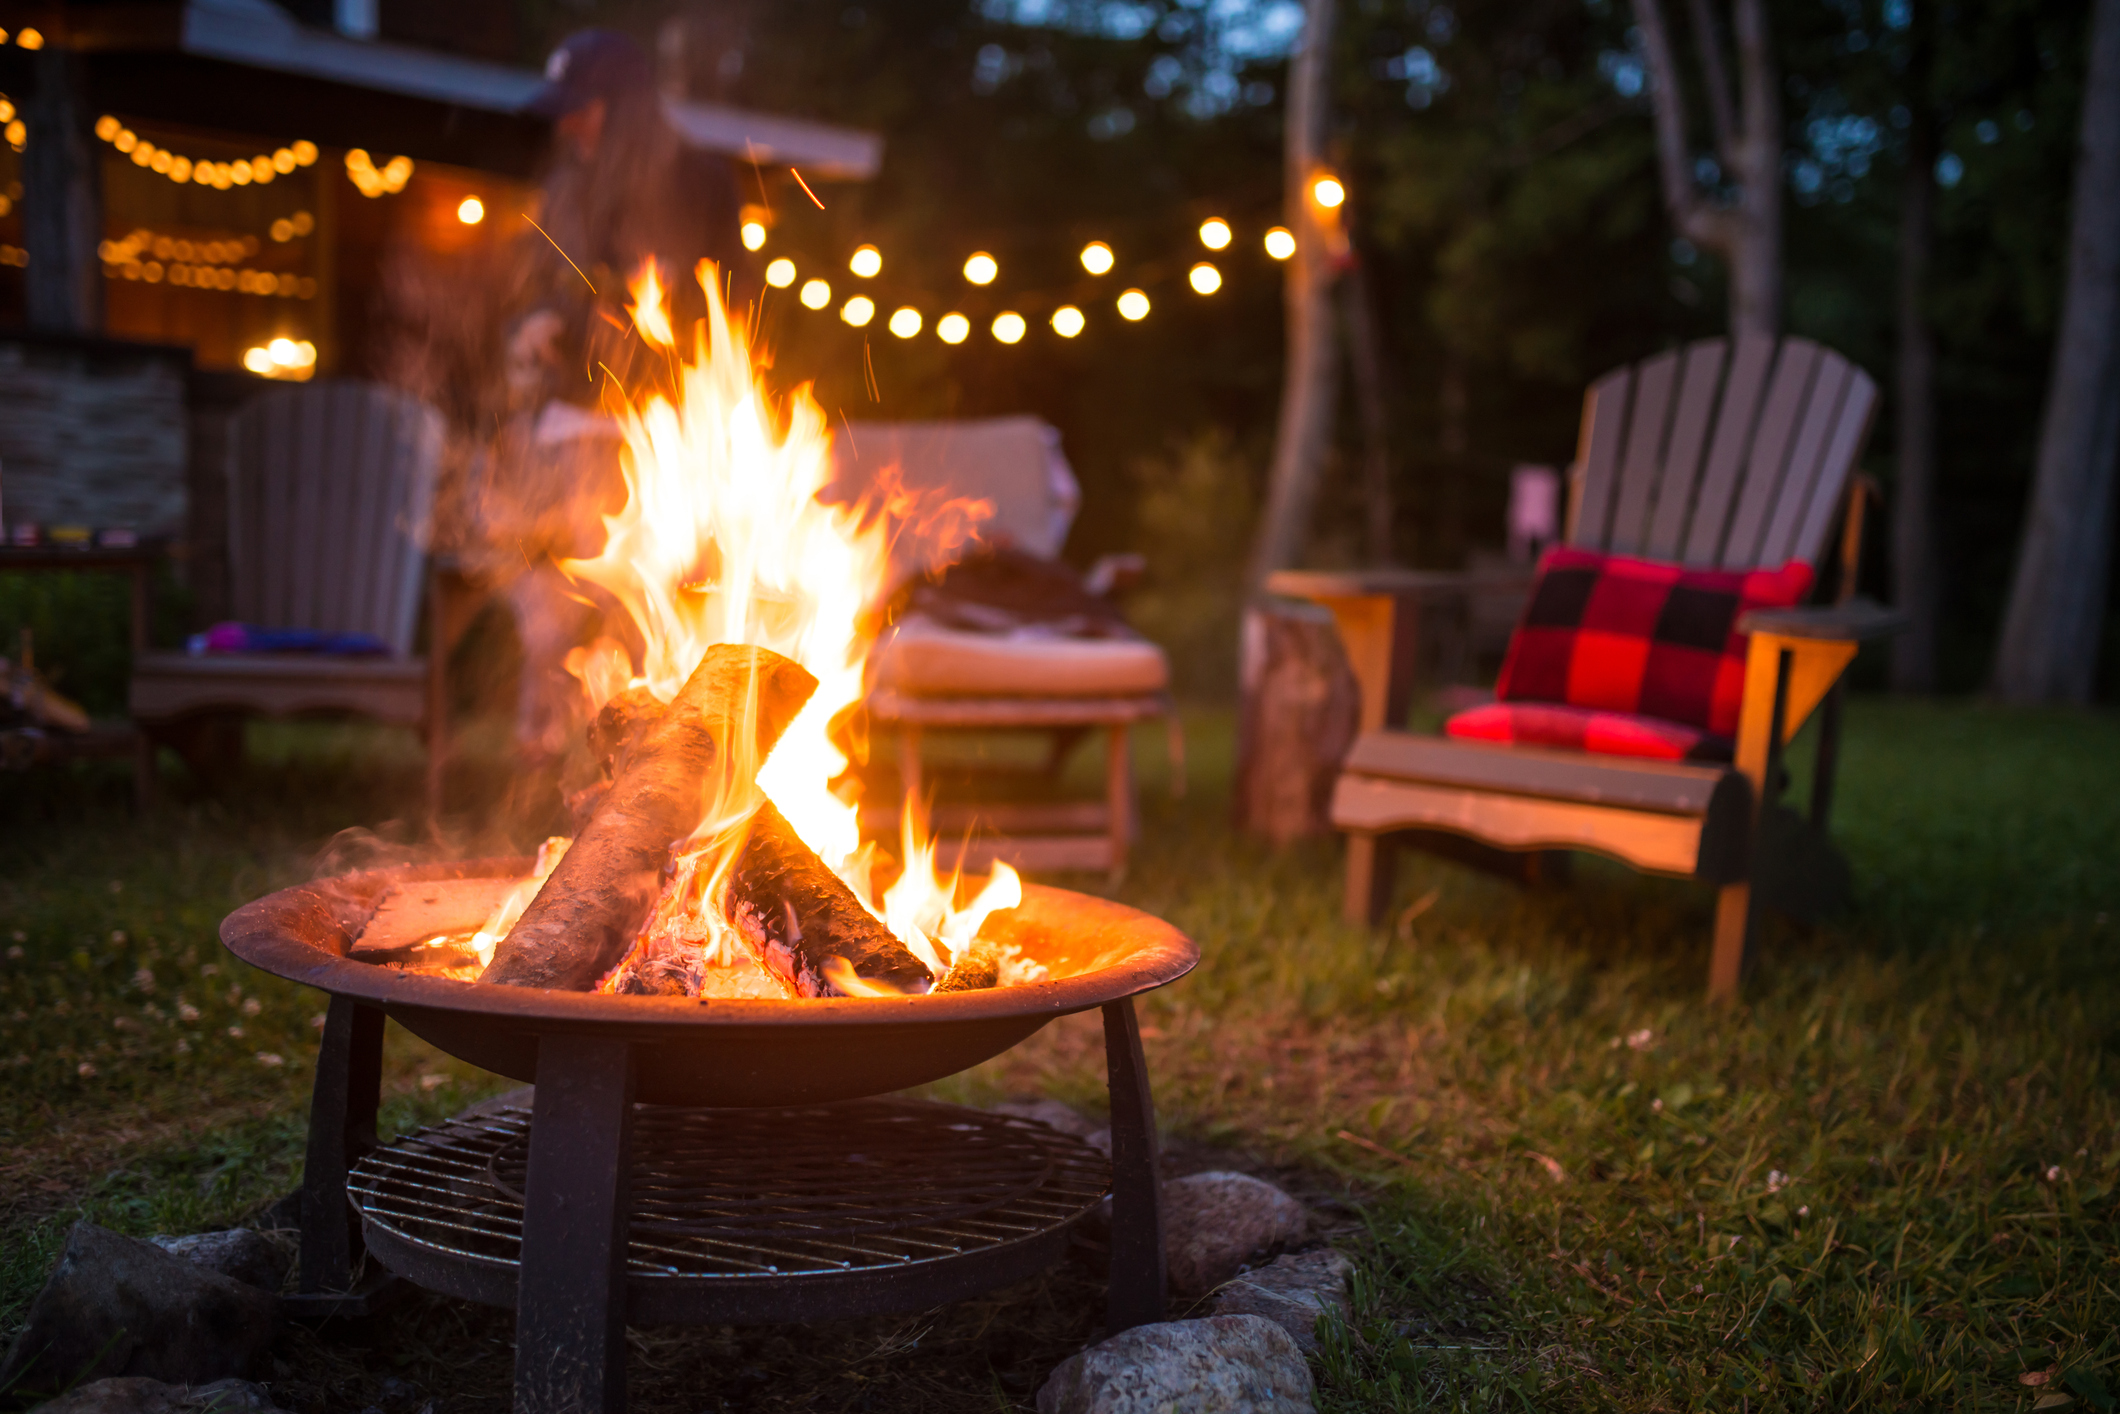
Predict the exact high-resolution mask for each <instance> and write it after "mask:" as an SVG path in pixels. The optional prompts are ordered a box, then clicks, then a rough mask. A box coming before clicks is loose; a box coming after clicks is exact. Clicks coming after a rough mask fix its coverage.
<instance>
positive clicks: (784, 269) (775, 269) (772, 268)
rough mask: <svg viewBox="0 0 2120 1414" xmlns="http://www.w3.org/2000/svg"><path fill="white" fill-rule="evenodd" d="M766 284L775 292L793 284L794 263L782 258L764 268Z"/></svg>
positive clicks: (784, 257)
mask: <svg viewBox="0 0 2120 1414" xmlns="http://www.w3.org/2000/svg"><path fill="white" fill-rule="evenodd" d="M766 283H767V284H769V285H771V286H772V287H773V288H774V289H776V290H784V289H786V288H787V287H788V286H790V285H792V284H794V283H795V262H794V261H792V260H790V259H788V258H787V257H786V256H784V255H783V256H782V257H781V258H780V259H778V260H776V261H774V262H773V263H772V264H771V265H768V266H767V267H766Z"/></svg>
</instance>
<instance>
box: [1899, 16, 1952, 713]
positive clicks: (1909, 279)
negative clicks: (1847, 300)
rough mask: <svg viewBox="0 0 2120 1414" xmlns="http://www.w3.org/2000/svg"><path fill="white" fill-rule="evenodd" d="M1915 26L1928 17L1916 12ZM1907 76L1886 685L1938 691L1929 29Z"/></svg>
mask: <svg viewBox="0 0 2120 1414" xmlns="http://www.w3.org/2000/svg"><path fill="white" fill-rule="evenodd" d="M1914 23H1915V24H1916V25H1917V26H1926V25H1927V24H1929V23H1930V21H1929V20H1928V19H1927V18H1926V17H1925V16H1922V15H1919V14H1917V16H1916V18H1915V21H1914ZM1913 38H1914V44H1913V49H1914V53H1913V56H1912V62H1911V63H1910V64H1909V66H1908V68H1909V72H1908V75H1907V77H1908V80H1909V83H1910V86H1911V87H1912V88H1913V90H1914V96H1915V100H1916V101H1915V103H1914V104H1913V109H1914V122H1913V126H1912V127H1911V128H1909V129H1908V131H1907V167H1906V176H1905V181H1904V185H1903V187H1902V189H1901V192H1900V198H1899V398H1898V407H1897V409H1896V413H1897V428H1896V435H1897V438H1898V442H1899V467H1898V471H1899V474H1898V477H1897V481H1896V484H1895V485H1894V486H1893V488H1892V577H1893V594H1892V597H1893V599H1894V601H1895V602H1896V603H1897V604H1898V606H1899V610H1900V612H1901V613H1904V614H1905V615H1906V616H1907V630H1906V632H1905V633H1903V634H1901V635H1900V636H1899V637H1898V638H1897V639H1896V640H1894V642H1893V644H1892V687H1893V689H1894V690H1895V691H1898V692H1934V691H1935V690H1936V640H1937V614H1938V609H1939V603H1940V600H1941V593H1940V586H1939V584H1938V578H1939V572H1940V561H1939V559H1938V556H1937V551H1936V390H1935V381H1936V338H1935V333H1934V331H1933V330H1931V329H1930V327H1929V316H1928V309H1927V305H1926V300H1927V298H1928V278H1929V256H1930V251H1931V249H1932V247H1933V245H1934V242H1935V212H1936V154H1937V147H1938V143H1937V134H1936V114H1935V107H1934V105H1933V104H1932V103H1931V102H1930V101H1929V93H1928V80H1929V54H1930V53H1931V49H1930V42H1929V36H1928V34H1927V33H1926V31H1925V29H1920V28H1917V30H1916V32H1915V34H1914V37H1913Z"/></svg>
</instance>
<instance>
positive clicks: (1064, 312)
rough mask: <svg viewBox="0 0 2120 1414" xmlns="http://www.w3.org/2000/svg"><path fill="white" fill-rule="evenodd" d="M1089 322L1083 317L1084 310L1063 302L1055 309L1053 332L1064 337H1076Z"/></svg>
mask: <svg viewBox="0 0 2120 1414" xmlns="http://www.w3.org/2000/svg"><path fill="white" fill-rule="evenodd" d="M1088 323H1089V321H1088V320H1087V319H1084V318H1083V317H1082V311H1081V310H1079V309H1077V308H1075V307H1074V306H1073V305H1071V304H1063V305H1061V306H1060V307H1059V308H1058V309H1056V310H1054V311H1053V332H1054V333H1055V334H1058V335H1059V336H1060V337H1061V338H1063V339H1072V338H1074V337H1075V335H1077V334H1079V333H1081V332H1082V330H1083V327H1084V326H1085V325H1087V324H1088Z"/></svg>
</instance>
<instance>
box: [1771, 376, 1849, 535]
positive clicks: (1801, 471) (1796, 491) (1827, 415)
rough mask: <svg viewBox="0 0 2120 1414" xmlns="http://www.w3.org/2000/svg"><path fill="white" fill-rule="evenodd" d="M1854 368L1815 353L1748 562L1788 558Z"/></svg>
mask: <svg viewBox="0 0 2120 1414" xmlns="http://www.w3.org/2000/svg"><path fill="white" fill-rule="evenodd" d="M1854 371H1855V370H1854V366H1853V365H1852V364H1850V363H1849V362H1848V361H1847V360H1846V359H1844V358H1842V357H1841V356H1840V355H1839V354H1837V353H1834V352H1833V351H1832V350H1831V349H1821V350H1820V351H1819V356H1818V369H1817V371H1816V372H1815V373H1813V374H1812V375H1811V397H1810V400H1809V401H1808V402H1806V403H1805V405H1804V412H1803V421H1802V423H1801V424H1799V425H1798V427H1797V429H1796V440H1795V442H1794V443H1793V444H1792V445H1791V446H1790V448H1789V467H1788V470H1787V471H1786V472H1785V473H1783V475H1782V482H1781V494H1780V495H1778V496H1776V497H1775V498H1774V511H1773V514H1771V515H1770V516H1768V517H1767V524H1766V529H1765V530H1764V531H1762V532H1761V534H1760V541H1759V545H1758V547H1757V548H1756V549H1755V550H1754V551H1753V552H1752V554H1753V558H1754V559H1756V560H1757V561H1759V563H1760V564H1762V565H1770V564H1776V563H1780V562H1785V561H1786V560H1787V559H1788V558H1789V556H1790V555H1791V554H1793V553H1794V549H1793V547H1794V546H1795V543H1796V532H1797V531H1798V530H1800V529H1802V527H1803V520H1804V512H1805V511H1806V510H1808V509H1809V508H1810V505H1811V492H1812V489H1813V488H1814V487H1816V486H1817V484H1818V481H1819V477H1820V476H1821V475H1822V474H1823V472H1824V470H1825V454H1826V446H1827V444H1828V443H1829V442H1830V441H1831V440H1832V437H1833V431H1834V429H1835V428H1836V427H1838V426H1839V423H1840V407H1841V403H1842V402H1843V401H1844V400H1845V399H1846V397H1847V394H1848V389H1849V385H1850V384H1851V382H1852V381H1853V379H1852V375H1853V373H1854Z"/></svg>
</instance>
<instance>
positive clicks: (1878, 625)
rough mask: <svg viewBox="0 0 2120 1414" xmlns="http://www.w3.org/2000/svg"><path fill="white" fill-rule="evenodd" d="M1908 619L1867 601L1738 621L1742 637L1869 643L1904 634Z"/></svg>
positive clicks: (1756, 614)
mask: <svg viewBox="0 0 2120 1414" xmlns="http://www.w3.org/2000/svg"><path fill="white" fill-rule="evenodd" d="M1906 627H1907V616H1906V615H1905V614H1903V613H1901V612H1900V611H1899V610H1897V609H1888V608H1886V607H1885V606H1884V605H1882V604H1878V603H1875V602H1873V601H1871V600H1868V599H1850V600H1849V601H1848V602H1847V603H1845V604H1806V605H1803V606H1801V607H1799V608H1794V609H1754V610H1752V611H1751V612H1750V613H1748V614H1746V615H1744V616H1743V617H1742V618H1740V619H1738V621H1737V629H1738V632H1740V633H1768V634H1773V635H1774V636H1775V637H1777V638H1812V639H1819V640H1822V641H1824V642H1828V643H1866V642H1868V641H1870V640H1871V639H1875V638H1888V637H1890V636H1891V635H1893V634H1895V633H1900V632H1903V631H1905V629H1906Z"/></svg>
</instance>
